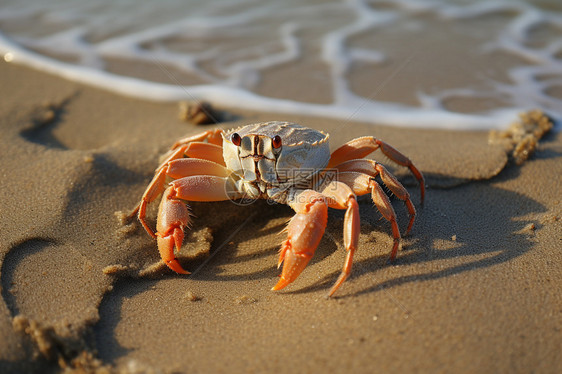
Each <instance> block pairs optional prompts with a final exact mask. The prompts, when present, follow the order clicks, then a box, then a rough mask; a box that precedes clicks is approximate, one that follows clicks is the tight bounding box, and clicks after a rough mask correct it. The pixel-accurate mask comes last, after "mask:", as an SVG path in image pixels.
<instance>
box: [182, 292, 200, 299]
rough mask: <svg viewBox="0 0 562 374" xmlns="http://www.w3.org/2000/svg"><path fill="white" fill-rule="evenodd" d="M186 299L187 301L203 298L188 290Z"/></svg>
mask: <svg viewBox="0 0 562 374" xmlns="http://www.w3.org/2000/svg"><path fill="white" fill-rule="evenodd" d="M184 299H185V300H187V301H199V300H201V297H200V296H197V295H196V294H194V293H193V292H192V291H187V292H186V293H185V296H184Z"/></svg>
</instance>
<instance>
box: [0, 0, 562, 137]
mask: <svg viewBox="0 0 562 374" xmlns="http://www.w3.org/2000/svg"><path fill="white" fill-rule="evenodd" d="M71 5H72V6H71ZM494 17H495V18H494ZM488 18H491V19H492V20H493V22H488V23H485V22H486V19H488ZM456 25H465V26H463V27H464V28H459V29H457V28H456ZM23 26H25V27H23ZM439 27H443V28H444V29H443V30H442V32H441V34H440V33H439V31H440V30H439ZM436 29H437V31H438V32H437V33H435V30H436ZM0 30H1V32H0V54H2V55H3V56H4V60H6V61H8V62H13V63H17V64H21V65H26V66H29V67H32V68H35V69H38V70H42V71H45V72H48V73H51V74H55V75H58V76H61V77H64V78H66V79H70V80H73V81H76V82H80V83H85V84H88V85H92V86H95V87H99V88H103V89H106V90H109V91H113V92H116V93H119V94H123V95H128V96H133V97H137V98H142V99H148V100H157V101H179V100H207V101H210V102H212V103H214V104H216V105H225V106H234V107H239V108H246V109H252V110H262V111H271V112H276V113H304V114H307V115H316V116H324V117H331V118H337V119H340V120H341V121H342V122H343V123H348V122H350V121H354V120H356V121H366V122H372V123H384V124H387V125H394V126H404V127H428V128H446V129H456V130H460V129H492V128H496V129H499V128H504V127H506V126H508V125H509V123H510V122H512V121H513V119H514V118H515V117H516V115H517V113H518V112H521V111H524V110H529V109H535V108H538V109H542V110H544V111H545V112H546V113H548V114H549V115H550V116H551V117H553V119H554V120H555V121H557V122H560V119H561V118H562V93H561V91H562V5H556V4H555V3H553V4H551V6H550V7H549V9H541V8H539V7H538V6H535V5H531V4H530V3H528V2H522V1H501V0H492V1H485V2H484V1H482V2H476V3H474V2H464V1H455V2H451V1H438V0H421V1H417V0H416V1H414V0H399V1H394V2H392V3H391V2H383V1H370V2H368V1H360V0H354V1H342V2H339V1H333V2H326V1H325V2H317V1H287V2H276V1H274V0H269V1H248V0H229V1H214V2H213V1H210V2H209V1H190V2H185V1H173V0H169V1H163V2H158V3H156V2H150V3H149V2H147V3H140V2H137V1H132V0H121V1H109V0H108V1H101V2H96V4H91V3H78V4H76V3H75V2H71V1H63V0H48V1H44V2H41V3H39V4H38V3H37V2H34V1H30V0H18V1H7V2H6V3H5V4H3V5H0ZM459 30H460V31H459ZM455 33H457V34H458V36H456V35H455ZM449 34H450V40H445V39H443V40H445V41H444V42H445V43H448V45H449V44H451V43H452V45H454V43H455V42H456V39H455V38H457V37H458V38H460V39H459V43H466V42H467V40H468V44H467V49H470V51H469V52H470V53H471V54H470V55H469V54H467V56H472V55H474V56H476V57H474V59H475V61H478V59H480V58H483V60H482V61H484V62H485V63H487V62H489V61H491V62H492V64H491V65H498V64H501V61H503V60H494V59H498V58H499V57H497V56H504V57H503V58H504V59H505V56H509V59H508V60H509V63H508V64H506V68H505V69H501V66H500V69H499V70H497V71H491V72H490V71H488V70H487V68H482V66H470V63H471V61H467V62H466V64H467V65H468V66H467V68H466V71H470V73H469V75H470V76H469V77H468V78H467V79H466V82H462V84H461V83H458V84H456V85H455V84H453V83H451V82H449V81H448V80H451V79H450V77H451V73H448V74H449V75H447V74H442V72H441V71H438V70H436V69H437V66H446V67H448V66H449V65H454V64H455V61H454V60H450V61H451V62H450V64H448V63H447V61H448V58H449V57H448V56H432V55H430V53H429V52H428V50H429V49H426V45H425V40H424V38H420V39H419V40H421V41H422V43H421V45H420V46H416V48H413V51H412V52H411V53H410V54H409V52H408V51H406V54H404V53H403V56H406V57H404V58H402V59H401V60H400V59H399V58H397V57H396V56H400V54H397V51H399V50H400V48H401V45H407V44H408V42H410V43H411V40H408V39H409V38H414V37H416V36H417V37H419V35H422V36H425V35H427V39H428V42H427V45H430V43H431V42H434V43H437V42H435V40H432V36H431V35H433V38H434V39H435V38H437V39H436V40H437V41H438V42H440V43H442V42H443V41H442V40H441V39H442V38H443V35H445V36H447V37H449ZM388 35H391V36H388ZM435 35H437V36H435ZM461 39H462V41H461ZM385 40H390V41H391V42H392V43H387V44H384V43H383V44H379V41H383V42H384V41H385ZM440 40H441V41H440ZM459 50H460V51H462V48H461V49H459ZM481 56H484V57H481ZM490 56H492V57H490ZM427 58H430V59H431V58H434V59H435V70H431V69H429V70H424V71H423V72H421V73H420V74H419V75H420V76H424V75H428V76H429V78H430V79H429V81H430V82H431V81H432V79H433V78H434V80H435V84H433V85H428V84H427V83H425V85H418V86H416V84H415V82H412V86H411V90H409V91H410V93H411V95H410V96H412V98H410V99H408V100H406V99H405V100H389V99H385V98H384V93H386V92H389V91H390V90H392V86H393V84H395V83H396V82H397V81H399V80H400V78H401V77H402V78H404V77H405V76H406V72H407V71H408V74H413V73H412V71H413V72H414V73H415V70H416V68H417V67H418V66H421V63H419V61H421V59H427ZM438 59H441V61H442V60H445V62H440V64H441V65H439V64H437V61H439V60H438ZM496 61H500V62H496ZM429 65H430V67H431V60H430V63H429ZM135 66H139V67H138V68H135ZM147 66H149V67H151V68H152V70H153V71H157V72H160V73H161V74H160V75H161V77H160V78H159V79H154V73H152V74H147V75H146V76H145V75H143V71H146V67H147ZM287 66H289V67H290V66H304V69H307V70H306V71H307V72H308V74H307V76H306V81H298V80H297V81H296V82H292V80H293V77H292V75H291V74H290V73H287V74H288V75H287V76H286V77H282V78H281V80H282V81H283V82H282V83H284V84H291V83H292V84H293V85H295V87H296V88H294V91H295V92H296V93H295V95H294V96H293V97H279V95H277V93H276V92H275V89H272V88H270V89H269V91H267V90H266V92H259V91H260V89H259V88H260V84H261V83H262V82H263V81H264V80H267V77H268V76H269V74H271V72H272V71H275V69H283V68H286V67H287ZM452 67H455V66H452ZM143 69H144V70H143ZM361 69H363V71H364V72H365V71H366V73H364V75H363V76H361V77H362V78H357V77H358V75H356V74H358V73H357V72H358V71H359V70H361ZM378 69H387V71H389V73H388V74H386V76H384V77H382V78H380V77H379V78H377V79H372V81H369V82H363V83H366V85H367V87H370V89H369V91H368V92H367V93H364V92H363V93H361V94H360V93H358V92H357V90H356V89H355V88H354V84H355V83H354V82H355V81H357V80H361V79H364V78H363V77H367V78H366V79H371V78H369V77H370V76H371V74H370V73H373V74H372V76H375V75H376V72H377V71H378ZM490 69H491V68H490ZM503 70H505V71H503ZM289 71H291V70H290V69H289ZM498 71H499V72H498ZM442 76H443V77H445V78H442ZM453 76H454V72H453ZM162 77H163V78H162ZM277 79H279V78H277ZM406 83H408V82H406ZM316 84H318V85H319V86H320V85H324V86H327V87H331V91H329V90H328V91H329V92H323V91H322V92H319V96H322V97H327V98H328V99H326V100H324V101H323V102H311V101H310V100H307V99H306V98H304V97H299V88H300V87H306V88H307V89H314V87H315V86H316ZM299 85H300V86H299ZM371 87H372V88H371ZM402 90H404V88H402ZM262 91H263V90H262ZM319 91H320V89H319ZM406 91H408V87H407V88H406ZM379 96H383V98H379ZM451 100H461V101H462V100H480V101H482V102H484V103H485V104H486V105H484V106H483V107H482V108H480V107H477V108H476V109H474V110H471V111H463V112H461V111H458V110H455V109H454V108H451V107H450V106H449V105H448V103H449V102H451ZM408 101H409V102H408Z"/></svg>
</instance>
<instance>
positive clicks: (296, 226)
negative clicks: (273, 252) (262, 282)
mask: <svg viewBox="0 0 562 374" xmlns="http://www.w3.org/2000/svg"><path fill="white" fill-rule="evenodd" d="M289 205H290V206H291V208H293V209H294V210H295V212H296V214H295V215H294V216H293V218H291V220H290V221H289V225H288V226H287V229H286V231H287V234H288V235H287V240H285V242H283V244H282V245H281V250H280V252H279V262H278V264H277V267H280V266H281V264H283V270H282V272H281V278H279V282H278V283H277V284H276V285H275V286H274V287H273V288H272V290H274V291H277V290H280V289H282V288H285V287H286V286H287V285H288V284H289V283H291V282H293V281H294V280H295V279H297V277H298V276H299V274H300V273H301V272H302V271H303V270H304V268H305V267H306V265H307V264H308V262H309V261H310V259H311V258H312V256H313V255H314V252H315V251H316V247H318V244H319V243H320V239H322V235H324V230H325V229H326V224H327V223H328V206H327V203H326V198H325V197H324V196H323V195H322V194H320V193H319V192H316V191H313V190H303V191H300V192H298V193H296V194H295V196H294V198H293V199H292V200H291V201H290V202H289Z"/></svg>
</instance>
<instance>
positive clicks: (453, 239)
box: [451, 234, 457, 242]
mask: <svg viewBox="0 0 562 374" xmlns="http://www.w3.org/2000/svg"><path fill="white" fill-rule="evenodd" d="M451 240H452V241H454V242H456V241H457V235H456V234H455V235H453V236H451Z"/></svg>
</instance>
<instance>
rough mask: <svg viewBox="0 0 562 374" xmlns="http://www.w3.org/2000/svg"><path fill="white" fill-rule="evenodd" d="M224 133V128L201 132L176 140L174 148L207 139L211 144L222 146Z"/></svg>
mask: <svg viewBox="0 0 562 374" xmlns="http://www.w3.org/2000/svg"><path fill="white" fill-rule="evenodd" d="M222 133H223V130H222V129H214V130H207V131H205V132H202V133H201V134H197V135H192V136H188V137H185V138H183V139H180V140H178V141H177V142H175V143H174V145H173V146H172V149H176V148H178V147H180V146H183V145H186V144H189V143H192V142H202V141H205V140H206V141H207V142H208V143H210V144H215V145H219V146H220V145H222Z"/></svg>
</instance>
